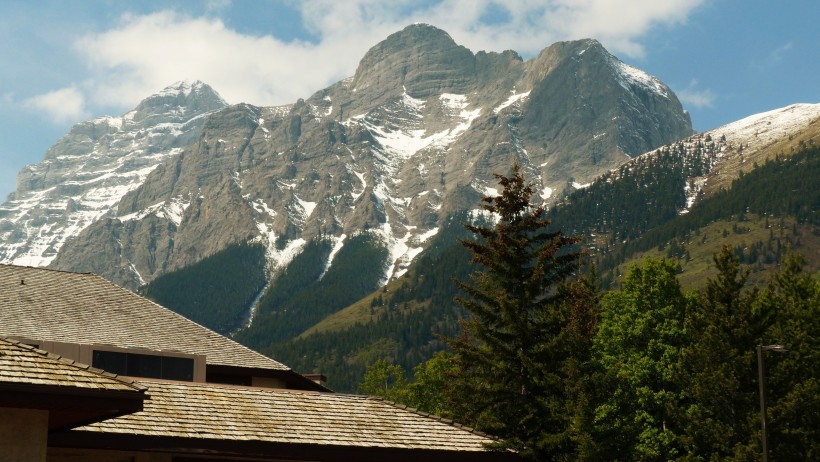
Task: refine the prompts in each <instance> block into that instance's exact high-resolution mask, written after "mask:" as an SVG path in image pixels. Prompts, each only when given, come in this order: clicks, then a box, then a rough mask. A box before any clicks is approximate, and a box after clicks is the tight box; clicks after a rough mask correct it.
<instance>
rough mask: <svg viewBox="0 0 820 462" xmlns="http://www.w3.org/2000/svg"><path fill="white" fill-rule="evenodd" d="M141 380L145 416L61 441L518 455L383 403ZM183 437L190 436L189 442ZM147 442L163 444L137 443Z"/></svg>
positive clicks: (360, 455)
mask: <svg viewBox="0 0 820 462" xmlns="http://www.w3.org/2000/svg"><path fill="white" fill-rule="evenodd" d="M141 383H142V384H144V385H146V386H148V387H149V392H150V394H151V400H150V401H149V402H146V403H145V408H144V410H143V411H142V412H138V413H134V414H131V415H126V416H122V417H118V418H116V419H111V420H107V421H105V422H99V423H95V424H92V425H89V426H86V427H81V428H78V429H76V430H73V431H71V432H70V434H67V435H62V436H60V438H61V441H62V440H65V441H72V442H74V444H76V443H77V442H81V441H83V439H84V436H85V439H86V440H88V441H95V442H96V443H95V444H99V443H100V442H101V441H104V440H105V439H106V438H111V437H115V438H116V437H117V436H119V437H120V439H119V440H118V444H117V446H118V447H122V446H123V443H124V442H125V441H128V440H129V439H133V440H140V439H145V438H155V439H164V440H165V444H167V446H168V447H169V448H180V447H186V448H196V449H197V450H209V451H217V452H219V451H222V452H232V453H242V454H248V453H252V452H254V451H256V452H259V453H265V454H276V455H277V456H283V455H285V454H289V455H293V454H291V452H295V451H297V449H298V451H304V450H307V448H310V450H311V451H319V452H320V453H322V454H323V457H326V456H327V455H328V454H336V455H338V456H339V457H341V458H343V457H342V455H343V454H345V453H346V451H347V452H349V453H352V454H356V457H355V458H356V459H361V460H364V459H366V458H367V457H365V455H367V454H370V456H372V457H373V458H374V459H382V458H385V457H386V456H387V455H388V454H390V453H391V452H392V451H398V452H397V453H396V454H390V457H389V459H391V460H399V459H401V458H402V453H404V454H406V455H410V454H412V458H414V459H416V460H417V458H420V457H422V456H424V454H428V453H429V455H431V456H435V455H438V456H440V457H443V458H445V459H447V460H455V459H462V460H482V459H483V458H489V459H491V460H499V459H501V460H503V459H508V458H509V459H516V457H517V456H516V455H515V454H514V453H511V452H507V451H500V452H499V451H491V450H488V449H487V446H486V445H487V443H492V442H494V441H495V440H493V439H491V438H490V437H488V436H486V435H483V434H480V433H478V432H475V431H473V430H470V429H468V428H465V427H461V426H459V425H457V424H453V423H452V422H450V421H445V420H442V419H439V418H436V417H433V416H429V415H427V414H422V413H419V412H415V411H413V410H410V409H407V408H404V407H400V406H397V405H395V404H393V403H390V402H388V401H384V400H382V399H379V398H373V397H367V396H357V395H347V394H338V393H319V392H310V391H291V390H271V389H262V388H246V387H232V386H227V385H217V384H192V383H167V382H141ZM84 433H85V435H83V434H84ZM169 438H170V439H169ZM180 438H182V439H185V443H184V444H182V443H181V442H180V440H179V439H180ZM135 444H136V443H135ZM146 444H148V445H149V446H150V447H158V445H162V443H161V442H153V441H152V442H150V443H148V442H146V441H140V442H139V443H138V445H146ZM58 445H59V443H58ZM238 448H241V449H238ZM322 451H324V452H322ZM351 451H355V452H351ZM363 451H364V452H363ZM368 451H369V452H368ZM303 456H304V454H303Z"/></svg>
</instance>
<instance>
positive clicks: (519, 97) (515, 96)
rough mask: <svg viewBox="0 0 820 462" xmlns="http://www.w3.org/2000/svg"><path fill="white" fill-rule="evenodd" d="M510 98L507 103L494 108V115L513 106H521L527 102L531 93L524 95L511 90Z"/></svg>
mask: <svg viewBox="0 0 820 462" xmlns="http://www.w3.org/2000/svg"><path fill="white" fill-rule="evenodd" d="M510 93H512V94H511V95H510V97H509V98H507V100H506V101H504V102H503V103H501V104H499V105H498V106H496V107H495V108H493V114H498V113H499V112H501V111H502V110H504V109H506V108H508V107H510V106H512V105H513V104H520V103H521V102H522V101H524V100H526V99H527V98H528V97H529V96H530V92H528V91H526V92H524V93H516V92H515V90H511V91H510Z"/></svg>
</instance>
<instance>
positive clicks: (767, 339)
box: [757, 253, 820, 460]
mask: <svg viewBox="0 0 820 462" xmlns="http://www.w3.org/2000/svg"><path fill="white" fill-rule="evenodd" d="M804 265H805V262H804V260H803V259H802V257H800V256H799V255H796V254H792V253H789V254H787V255H786V257H785V258H784V260H783V262H782V270H781V271H779V272H778V273H777V274H776V275H775V277H774V279H773V280H772V281H771V282H770V283H769V284H768V285H767V287H766V288H765V289H764V290H763V293H762V294H761V296H760V297H759V298H758V303H757V311H758V312H760V313H768V314H769V315H770V317H771V327H770V328H769V329H768V330H767V331H766V333H765V335H764V337H763V339H762V341H761V344H782V345H785V346H786V348H787V349H788V352H786V353H785V354H770V355H767V357H766V401H767V404H768V408H769V412H768V414H769V419H768V426H767V427H768V433H769V438H768V441H769V452H770V458H771V459H770V460H818V459H819V458H820V281H818V280H816V279H814V278H813V277H812V275H811V274H809V273H806V272H805V271H804V270H803V266H804Z"/></svg>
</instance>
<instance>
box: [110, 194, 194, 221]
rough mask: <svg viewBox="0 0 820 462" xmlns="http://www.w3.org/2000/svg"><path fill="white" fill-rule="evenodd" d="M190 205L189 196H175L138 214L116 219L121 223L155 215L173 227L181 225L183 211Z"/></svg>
mask: <svg viewBox="0 0 820 462" xmlns="http://www.w3.org/2000/svg"><path fill="white" fill-rule="evenodd" d="M190 205H191V199H190V195H184V196H177V197H173V198H171V199H168V200H166V201H163V202H159V203H157V204H154V205H151V206H149V207H146V208H144V209H142V210H140V211H138V212H134V213H129V214H127V215H122V216H119V217H117V219H119V220H120V221H122V222H126V221H134V220H142V219H143V218H145V217H147V216H148V215H156V216H157V217H159V218H165V219H167V220H168V221H170V222H171V223H173V224H174V225H175V226H179V225H180V224H181V223H182V217H183V215H185V210H187V209H188V207H189V206H190Z"/></svg>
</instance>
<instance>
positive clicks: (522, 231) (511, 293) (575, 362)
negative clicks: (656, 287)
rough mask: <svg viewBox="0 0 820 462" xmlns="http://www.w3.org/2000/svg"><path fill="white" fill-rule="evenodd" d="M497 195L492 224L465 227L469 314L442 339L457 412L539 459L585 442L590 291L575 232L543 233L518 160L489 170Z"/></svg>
mask: <svg viewBox="0 0 820 462" xmlns="http://www.w3.org/2000/svg"><path fill="white" fill-rule="evenodd" d="M496 178H497V179H498V180H499V183H500V184H501V186H502V187H503V191H502V192H501V195H499V196H495V197H485V198H484V199H483V200H484V205H483V208H484V210H486V211H487V212H489V213H490V214H491V215H492V216H493V217H494V219H495V220H497V221H496V222H495V225H494V226H481V225H467V228H468V229H469V230H470V231H472V232H473V233H475V234H476V235H477V237H478V240H464V241H462V244H463V245H464V246H465V247H467V248H468V249H469V250H470V251H471V252H472V254H473V260H472V261H473V263H474V264H476V265H479V269H477V270H476V271H474V272H473V273H472V275H471V276H470V279H469V282H459V287H460V288H461V289H462V290H463V291H464V293H465V294H466V296H465V297H457V298H456V301H457V302H458V303H459V304H461V305H462V306H463V307H464V308H466V309H467V311H469V313H470V316H469V317H468V319H467V320H466V321H464V323H463V332H462V335H461V336H460V337H459V338H457V339H454V340H453V341H451V343H450V345H451V347H452V348H453V350H454V351H455V353H457V355H458V358H459V360H460V362H459V365H460V373H459V378H458V380H459V386H460V387H461V389H460V393H459V397H460V399H458V400H457V401H458V403H457V406H456V414H457V415H458V414H461V416H460V417H461V418H462V419H465V420H466V421H467V422H471V423H472V424H473V425H475V426H476V427H478V428H479V429H481V430H484V431H486V432H488V433H491V434H494V435H497V436H500V437H502V438H504V439H505V441H506V444H507V445H509V446H513V447H515V448H516V449H519V450H521V451H522V452H523V453H524V454H525V455H530V456H532V457H534V458H536V459H542V460H551V459H552V460H560V459H561V458H562V457H566V456H567V455H568V454H573V453H576V452H578V451H579V450H580V449H579V448H580V446H582V445H584V444H586V443H585V438H584V434H585V432H584V429H583V427H584V426H585V423H584V422H586V420H585V418H584V416H583V414H585V412H586V405H585V404H584V402H585V400H586V398H585V395H586V394H585V393H584V389H585V386H586V383H585V381H584V380H585V377H586V374H585V372H584V368H585V367H586V365H587V364H588V362H589V351H590V350H591V338H592V335H593V330H594V325H595V312H594V303H595V300H596V298H597V293H596V291H595V289H594V287H593V286H592V285H591V284H588V283H586V281H583V280H576V281H574V283H571V284H570V283H567V281H568V278H569V277H570V276H572V275H574V274H576V272H577V270H578V265H579V261H580V254H579V252H578V251H577V249H575V244H576V242H577V241H576V239H575V238H572V237H568V236H565V235H564V234H563V233H561V232H560V231H551V230H549V225H550V222H549V220H548V219H546V218H545V217H544V215H545V214H544V210H543V209H542V208H541V207H534V206H533V205H532V204H531V202H530V199H531V197H532V194H533V188H532V186H531V185H530V184H527V183H526V182H525V179H524V176H523V174H522V173H521V171H520V169H519V167H518V165H514V166H513V170H512V174H511V175H510V176H502V175H496Z"/></svg>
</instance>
